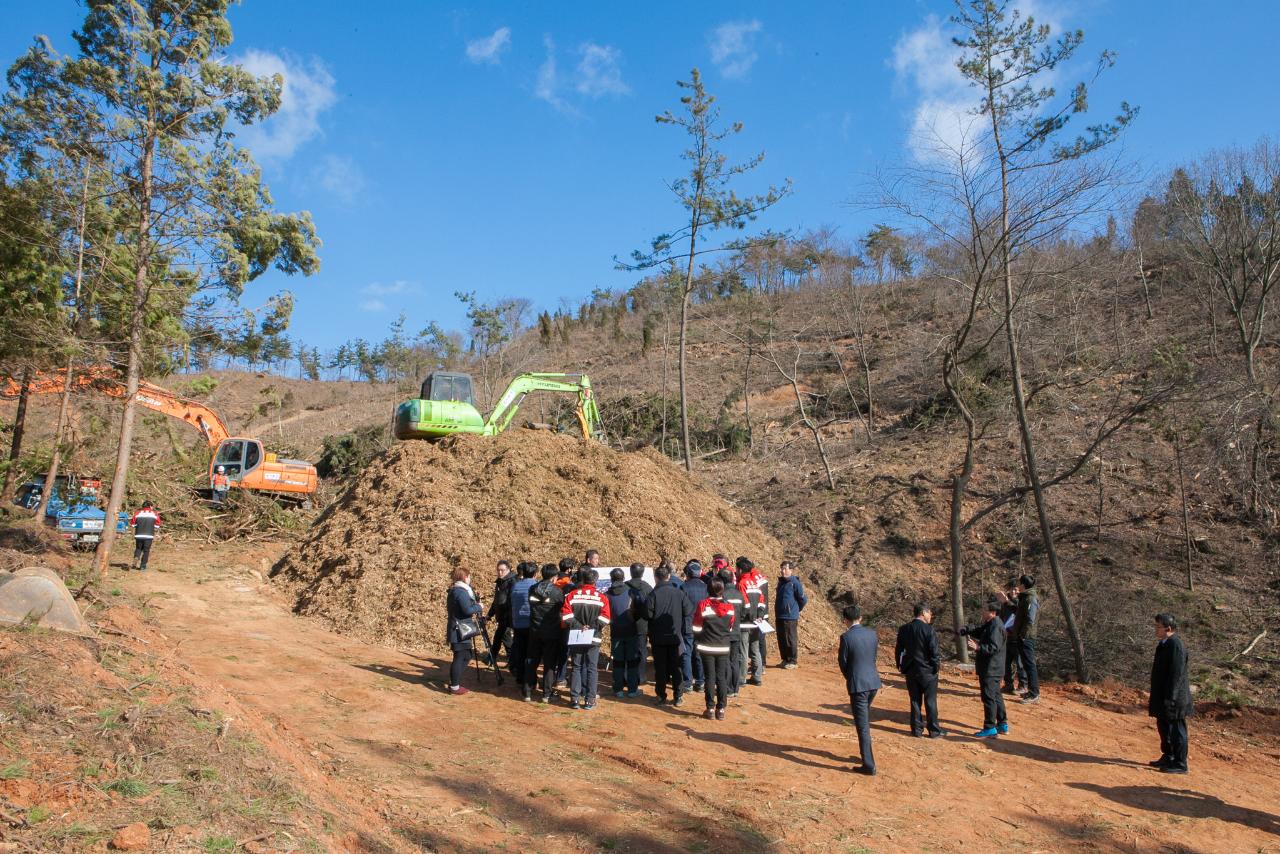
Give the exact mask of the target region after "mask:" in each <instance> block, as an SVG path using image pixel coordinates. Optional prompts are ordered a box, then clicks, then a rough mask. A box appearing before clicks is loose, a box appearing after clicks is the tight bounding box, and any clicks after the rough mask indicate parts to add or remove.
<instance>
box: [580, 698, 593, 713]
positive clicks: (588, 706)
mask: <svg viewBox="0 0 1280 854" xmlns="http://www.w3.org/2000/svg"><path fill="white" fill-rule="evenodd" d="M595 707H596V701H595V700H588V701H587V703H586V705H584V706H583V707H582V708H583V709H585V710H586V711H588V712H589V711H591V710H592V709H594V708H595Z"/></svg>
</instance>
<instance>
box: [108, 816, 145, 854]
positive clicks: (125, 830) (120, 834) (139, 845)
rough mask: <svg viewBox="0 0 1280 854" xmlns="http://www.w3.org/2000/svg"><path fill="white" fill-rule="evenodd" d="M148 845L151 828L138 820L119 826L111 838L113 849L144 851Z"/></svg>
mask: <svg viewBox="0 0 1280 854" xmlns="http://www.w3.org/2000/svg"><path fill="white" fill-rule="evenodd" d="M150 845H151V830H150V829H149V828H148V827H147V826H146V825H145V824H143V823H142V822H140V821H139V822H135V823H133V824H130V825H127V826H125V827H122V828H120V830H118V831H116V835H115V836H113V837H112V838H111V849H112V850H113V851H146V850H147V848H148V847H150Z"/></svg>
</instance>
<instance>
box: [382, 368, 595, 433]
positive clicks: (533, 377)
mask: <svg viewBox="0 0 1280 854" xmlns="http://www.w3.org/2000/svg"><path fill="white" fill-rule="evenodd" d="M471 391H472V382H471V376H470V375H469V374H460V373H454V372H447V371H436V372H434V373H432V374H428V375H427V378H426V379H425V380H423V382H422V396H421V397H419V398H414V399H413V400H406V401H405V402H404V403H402V404H400V405H399V406H397V407H396V412H395V420H394V422H393V432H394V433H395V437H396V438H397V439H440V438H443V437H445V436H452V435H454V434H455V433H479V434H480V435H482V436H496V435H498V434H499V433H501V432H502V431H503V430H505V429H507V426H508V425H509V424H510V423H511V419H513V418H514V417H515V415H516V410H517V409H519V408H520V403H521V402H522V401H523V400H524V398H525V395H527V394H529V392H532V391H553V392H561V393H565V394H574V395H577V397H578V402H577V406H576V407H575V409H574V413H575V414H576V415H577V416H578V424H579V426H581V427H582V435H583V436H584V437H585V438H587V439H598V440H600V441H604V426H603V424H602V423H601V421H600V409H599V408H598V407H597V406H596V398H595V395H594V394H593V393H592V391H591V380H589V379H587V376H586V374H520V375H519V376H518V377H516V378H515V379H513V380H512V381H511V383H510V385H508V386H507V390H506V391H504V392H503V393H502V396H501V397H499V398H498V403H497V404H496V405H495V406H494V407H493V411H492V412H490V413H489V416H488V417H487V418H484V417H481V415H480V411H479V410H478V409H476V405H475V400H474V398H473V397H472V393H471Z"/></svg>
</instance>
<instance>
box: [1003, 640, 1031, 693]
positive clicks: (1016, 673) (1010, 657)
mask: <svg viewBox="0 0 1280 854" xmlns="http://www.w3.org/2000/svg"><path fill="white" fill-rule="evenodd" d="M1015 680H1016V681H1017V682H1018V683H1020V684H1021V685H1022V687H1023V688H1026V687H1027V674H1026V672H1025V671H1024V670H1023V669H1022V665H1020V664H1019V663H1018V641H1017V640H1016V639H1015V638H1013V637H1010V638H1009V639H1008V646H1007V647H1006V648H1005V651H1004V687H1005V688H1006V689H1008V690H1010V691H1012V690H1013V683H1014V681H1015Z"/></svg>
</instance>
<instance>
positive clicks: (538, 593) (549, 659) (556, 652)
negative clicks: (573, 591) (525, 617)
mask: <svg viewBox="0 0 1280 854" xmlns="http://www.w3.org/2000/svg"><path fill="white" fill-rule="evenodd" d="M558 572H559V568H558V567H557V566H556V565H555V564H554V563H549V564H546V565H545V566H543V567H542V580H541V581H539V582H538V583H537V584H535V585H534V586H533V587H531V588H529V651H528V652H527V653H526V654H525V666H524V689H523V695H524V699H525V701H526V702H527V701H529V700H532V699H533V687H534V685H535V684H536V682H537V677H538V664H542V702H544V703H550V702H551V696H552V694H554V693H555V687H556V661H557V659H558V658H559V656H560V649H561V647H562V646H564V636H565V635H564V631H563V630H562V629H561V626H560V609H561V607H562V606H563V605H564V591H563V590H562V589H561V588H560V587H559V586H558V585H557V584H556V574H557V573H558Z"/></svg>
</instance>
